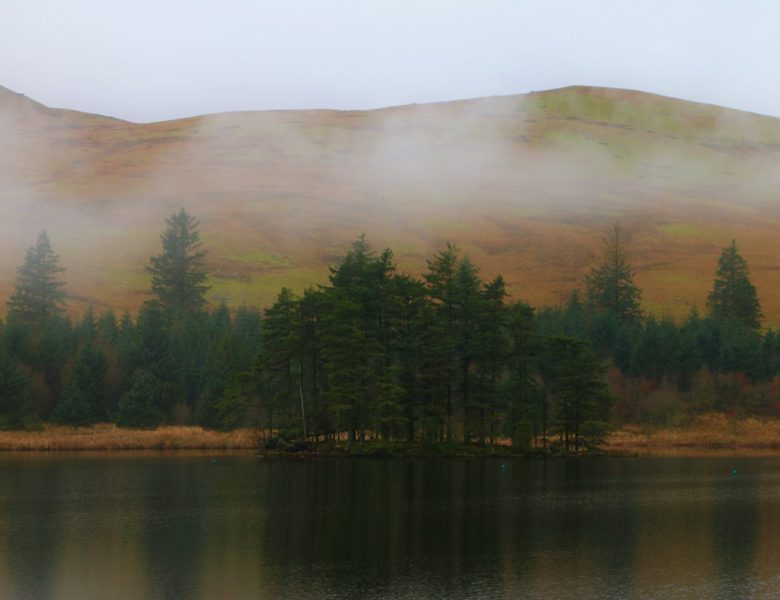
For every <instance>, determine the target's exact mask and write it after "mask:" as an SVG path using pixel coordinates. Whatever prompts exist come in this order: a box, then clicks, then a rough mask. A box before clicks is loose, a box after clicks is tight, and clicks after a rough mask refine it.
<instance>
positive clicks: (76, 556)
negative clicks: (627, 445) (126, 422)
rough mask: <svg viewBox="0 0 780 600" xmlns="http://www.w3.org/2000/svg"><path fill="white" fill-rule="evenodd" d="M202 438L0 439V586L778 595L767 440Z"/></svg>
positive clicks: (312, 593) (121, 592)
mask: <svg viewBox="0 0 780 600" xmlns="http://www.w3.org/2000/svg"><path fill="white" fill-rule="evenodd" d="M214 456H215V455H188V456H182V455H173V456H171V455H141V456H139V455H135V456H132V455H131V456H116V455H113V456H111V455H108V456H103V455H84V454H80V455H54V456H52V455H22V456H19V455H4V456H0V597H1V598H3V599H5V598H8V599H27V598H30V599H39V598H40V599H71V598H72V599H79V600H88V599H93V598H94V599H100V600H108V599H111V598H116V599H133V600H135V599H144V598H150V599H155V598H160V599H174V598H182V599H185V598H186V599H200V598H203V599H234V598H235V599H238V598H313V599H321V598H388V599H390V598H420V599H422V598H425V599H428V598H442V599H443V598H544V599H547V598H549V599H556V600H559V599H566V598H572V599H573V598H593V599H599V600H601V599H606V598H642V599H653V598H675V599H677V598H696V599H701V598H723V599H733V598H780V460H778V459H760V458H754V459H746V458H742V459H728V458H714V459H707V458H699V459H682V458H672V459H650V458H647V459H592V460H572V461H563V460H554V461H528V460H503V461H502V460H496V459H487V460H485V459H464V460H443V459H442V460H429V459H425V460H423V459H420V460H403V461H400V460H399V461H394V460H389V461H376V460H349V459H339V460H313V461H300V462H299V461H293V460H275V461H268V460H261V459H257V458H255V457H253V456H217V457H216V462H215V461H214ZM734 469H736V475H735V474H734V473H733V470H734Z"/></svg>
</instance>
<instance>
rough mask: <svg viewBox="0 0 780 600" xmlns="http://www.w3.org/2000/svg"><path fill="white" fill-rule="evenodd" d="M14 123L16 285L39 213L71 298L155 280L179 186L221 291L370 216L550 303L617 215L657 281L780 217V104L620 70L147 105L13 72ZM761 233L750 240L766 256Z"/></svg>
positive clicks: (395, 233)
mask: <svg viewBox="0 0 780 600" xmlns="http://www.w3.org/2000/svg"><path fill="white" fill-rule="evenodd" d="M0 132H1V133H2V136H3V139H4V141H5V144H4V146H3V149H2V150H0V152H2V154H0V174H1V177H0V182H1V185H2V188H0V201H2V204H3V207H4V208H5V209H6V211H5V214H6V219H4V220H3V222H2V223H0V234H1V235H0V238H1V239H2V242H0V244H1V247H0V252H1V253H2V259H1V260H0V276H1V277H0V280H2V287H0V295H2V300H4V299H5V298H7V297H8V295H9V294H10V291H11V287H12V281H13V274H14V269H15V267H16V266H17V265H19V264H21V262H22V260H23V257H24V250H25V248H26V247H28V246H29V245H31V244H32V243H33V242H34V240H35V236H36V235H37V232H38V231H40V230H42V229H46V230H47V231H48V232H49V234H50V237H51V239H52V243H53V245H54V248H55V250H56V251H57V252H58V253H59V254H60V255H61V261H62V264H63V265H64V266H65V267H66V269H67V272H66V274H65V279H66V281H67V292H68V294H69V296H70V298H71V304H72V310H73V311H76V312H78V311H81V310H83V309H84V308H85V307H86V306H87V305H96V306H114V307H116V308H120V309H121V308H129V309H131V310H132V309H135V308H137V307H138V305H139V304H140V303H141V302H143V301H144V300H145V299H146V298H147V297H148V275H147V274H146V272H145V270H144V266H145V265H146V264H148V259H149V257H150V256H152V255H155V254H157V253H158V252H159V250H160V245H159V234H160V232H161V231H162V229H163V228H164V219H165V218H166V217H167V216H169V215H170V214H171V213H172V212H173V211H175V210H177V209H178V208H180V207H184V208H186V209H187V210H188V211H189V212H191V213H192V214H193V215H195V216H196V217H197V218H198V219H199V220H200V222H201V235H202V238H203V241H204V246H205V248H206V249H207V250H208V252H209V255H208V260H209V267H210V270H211V275H212V277H211V282H212V285H213V288H212V291H211V294H210V300H211V301H212V302H220V301H227V302H228V303H230V304H233V305H237V304H256V305H261V306H264V305H267V304H269V303H270V302H271V301H272V300H273V297H274V295H275V294H276V293H277V292H278V290H279V288H280V287H281V286H282V285H287V286H290V287H293V288H294V289H296V290H298V291H301V290H302V289H303V288H304V287H306V286H310V285H315V284H317V283H323V282H324V281H326V278H327V266H328V265H329V264H334V263H335V262H336V261H338V260H339V258H340V256H341V254H342V253H343V252H344V250H345V248H346V247H347V246H348V244H349V243H350V242H351V241H352V240H354V239H355V238H356V237H357V236H358V235H360V234H361V233H366V234H367V235H368V237H369V240H370V241H371V242H372V243H373V245H374V246H375V247H376V248H377V249H382V248H384V247H390V248H391V249H393V250H394V251H395V256H396V260H397V262H398V265H399V267H400V268H402V269H404V270H407V271H410V272H412V273H421V272H422V271H423V270H424V269H425V265H426V262H425V261H426V259H427V258H428V257H429V256H430V255H431V254H432V253H434V252H435V251H437V250H439V249H441V248H442V247H443V246H444V244H446V243H447V242H454V243H456V244H458V245H459V246H460V247H461V249H462V251H463V252H464V253H468V254H469V256H470V257H471V258H472V260H473V261H474V262H476V263H477V264H478V265H480V266H481V267H482V269H483V274H484V275H485V276H486V277H488V276H494V275H497V274H503V275H504V276H505V277H506V279H507V281H508V284H509V291H510V292H511V293H512V294H513V296H514V297H517V298H523V299H525V300H528V301H532V302H537V303H557V302H561V301H562V300H563V299H564V298H565V297H566V296H567V295H568V293H570V291H571V290H572V289H574V288H576V287H578V286H579V285H580V284H581V281H582V277H583V275H584V273H586V272H587V270H588V268H589V267H590V266H591V265H592V263H593V261H594V260H596V258H597V252H598V240H599V239H600V235H601V233H600V232H601V229H603V227H605V226H607V225H608V224H609V223H611V222H614V221H615V220H620V221H621V222H623V223H624V224H625V225H627V226H629V227H630V228H632V229H633V230H634V233H635V235H634V239H635V246H636V247H635V251H636V252H635V255H636V257H637V261H638V269H639V274H640V278H641V277H643V276H646V277H647V278H648V279H647V280H648V281H651V282H652V281H654V278H655V279H657V277H658V276H659V274H660V273H662V272H663V271H664V269H669V268H671V269H672V271H674V270H675V269H676V268H678V267H679V264H676V263H679V257H678V258H676V259H675V258H672V256H671V255H670V250H669V249H670V248H675V247H676V246H675V244H678V245H679V244H681V243H683V245H685V244H688V245H690V244H691V243H693V246H692V248H689V249H688V251H689V252H690V253H692V254H694V255H702V253H703V254H704V255H712V256H713V257H714V256H716V255H717V252H718V251H719V247H720V246H719V244H720V243H721V241H722V240H724V239H726V237H728V235H730V234H728V233H723V235H721V234H720V233H719V230H718V225H717V223H718V222H722V223H725V222H731V223H732V225H730V227H731V228H732V229H733V227H737V228H739V227H743V228H745V229H750V228H756V227H758V228H759V229H760V230H761V231H764V230H767V227H769V222H768V221H767V215H771V219H776V218H777V215H776V213H775V212H773V211H774V209H772V208H771V207H772V206H773V205H772V200H773V193H774V192H773V187H774V185H775V184H776V182H777V175H776V172H775V170H774V169H773V168H772V166H773V165H774V164H776V162H775V161H776V159H777V155H778V148H780V123H778V121H777V120H775V119H772V118H769V117H761V116H758V115H751V114H747V113H739V112H738V111H730V110H727V109H720V108H717V107H709V106H705V105H697V104H694V103H686V102H681V101H677V100H674V99H669V98H664V97H661V96H653V95H648V94H640V93H636V92H626V91H621V90H607V89H600V88H566V89H563V90H557V91H551V92H545V93H535V94H528V95H520V96H504V97H491V98H484V99H478V100H473V101H453V102H447V103H438V104H418V105H408V106H401V107H396V108H388V109H382V110H374V111H327V110H321V111H265V112H240V113H225V114H220V115H208V116H202V117H193V118H188V119H180V120H175V121H166V122H159V123H151V124H133V123H128V122H125V121H121V120H116V119H111V118H106V117H96V116H93V115H87V114H84V113H77V112H73V111H65V110H53V109H48V108H46V107H44V106H42V105H39V104H36V103H34V102H33V101H32V100H30V99H28V98H24V97H20V96H18V95H16V94H13V93H11V92H3V93H2V94H1V95H0ZM767 211H770V212H767ZM702 219H703V220H705V221H706V222H707V227H709V228H710V229H712V230H713V232H714V233H712V235H711V236H710V237H709V239H707V240H699V241H700V242H701V243H698V244H697V242H696V240H673V239H672V240H670V239H667V238H666V237H664V236H663V235H660V233H659V232H662V228H663V227H664V226H666V225H667V224H669V223H674V222H689V221H691V220H693V221H696V220H702ZM767 231H768V230H767ZM708 235H709V234H708ZM767 235H768V234H767ZM719 236H720V237H719ZM760 237H761V236H759V238H760ZM756 239H757V238H756V237H755V236H752V239H749V240H746V251H747V253H748V255H751V256H754V257H755V258H757V259H758V261H759V262H761V263H762V264H763V265H764V266H765V267H766V268H769V267H770V266H771V265H770V264H769V262H768V260H767V259H765V258H763V256H765V254H762V252H765V250H761V249H758V248H755V249H754V248H753V247H751V242H754V241H755V240H756ZM674 252H677V250H675V251H674ZM674 252H673V253H672V254H674ZM665 257H668V258H665ZM759 268H763V267H761V266H759ZM697 285H698V283H697ZM696 289H698V288H695V286H693V287H691V289H690V291H689V293H688V294H687V295H686V294H683V295H679V294H678V296H677V297H673V298H666V297H663V296H661V297H660V298H659V299H663V300H664V301H667V300H668V301H669V302H671V306H672V307H675V306H676V307H677V309H678V310H682V309H683V308H684V307H686V306H690V305H691V304H693V303H696V302H699V303H701V302H702V298H701V297H700V295H701V293H700V292H697V291H696ZM778 300H780V298H778ZM673 310H674V309H673Z"/></svg>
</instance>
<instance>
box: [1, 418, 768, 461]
mask: <svg viewBox="0 0 780 600" xmlns="http://www.w3.org/2000/svg"><path fill="white" fill-rule="evenodd" d="M550 441H551V442H554V441H555V440H550ZM150 450H151V451H175V452H181V451H251V452H256V453H257V454H258V455H259V456H263V457H275V456H277V457H283V456H296V457H301V458H305V457H311V458H313V457H320V456H328V457H337V456H343V457H374V458H393V457H426V456H430V457H432V456H441V457H469V456H473V457H478V456H498V457H510V456H516V457H543V456H554V457H574V456H613V457H638V456H681V457H695V456H733V455H743V456H761V455H770V456H779V455H780V419H775V418H772V419H757V418H753V417H743V418H733V417H730V416H729V415H726V414H723V413H711V414H707V415H701V416H699V417H697V418H696V419H695V420H694V421H693V422H691V423H689V424H686V425H682V426H677V427H666V428H657V429H650V428H643V427H641V426H638V425H625V426H623V427H620V428H618V429H616V430H614V431H613V432H611V433H610V434H609V435H608V436H607V437H606V439H605V441H604V444H603V445H601V446H600V447H598V448H596V449H594V450H591V451H586V452H578V453H572V452H569V453H565V452H559V451H556V450H550V451H548V452H543V451H540V450H533V449H531V450H521V449H517V450H515V449H514V448H513V447H512V446H511V444H510V443H509V441H508V440H506V441H505V442H504V443H499V444H496V445H492V446H491V445H479V444H471V445H468V446H463V445H446V444H432V445H427V446H426V445H423V444H420V443H405V442H385V441H381V440H369V441H366V442H362V443H360V442H353V443H352V444H351V445H348V444H347V443H346V440H342V441H340V442H338V443H337V442H320V443H315V442H283V441H281V440H280V439H279V438H277V437H274V436H273V435H271V434H270V433H269V432H267V431H264V430H259V429H251V428H245V429H236V430H232V431H215V430H210V429H204V428H202V427H198V426H191V425H185V426H161V427H158V428H157V429H125V428H120V427H117V426H116V425H114V424H113V423H98V424H95V425H90V426H88V427H67V426H59V425H50V424H46V425H44V426H43V427H41V429H39V430H35V431H0V452H19V451H22V452H24V451H31V452H70V451H99V452H114V451H118V452H127V451H150Z"/></svg>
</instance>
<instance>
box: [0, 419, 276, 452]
mask: <svg viewBox="0 0 780 600" xmlns="http://www.w3.org/2000/svg"><path fill="white" fill-rule="evenodd" d="M260 437H261V432H260V431H258V430H256V429H238V430H235V431H213V430H207V429H203V428H201V427H192V426H164V427H159V428H158V429H148V430H147V429H123V428H120V427H117V426H116V425H113V424H110V423H100V424H97V425H92V426H90V427H60V426H55V425H45V426H44V427H43V428H42V429H40V430H37V431H0V450H247V449H256V448H259V447H260V444H261V442H260Z"/></svg>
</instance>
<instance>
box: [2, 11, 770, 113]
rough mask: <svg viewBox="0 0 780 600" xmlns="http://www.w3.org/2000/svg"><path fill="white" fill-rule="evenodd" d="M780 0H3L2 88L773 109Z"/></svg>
mask: <svg viewBox="0 0 780 600" xmlns="http://www.w3.org/2000/svg"><path fill="white" fill-rule="evenodd" d="M778 27H780V2H778V1H775V0H752V1H750V0H733V1H722V0H698V1H696V0H668V1H665V0H630V1H629V0H601V1H597V0H571V1H569V0H538V1H537V0H473V1H458V0H319V1H317V0H277V1H274V2H271V1H266V0H0V85H2V86H5V87H8V88H11V89H13V90H14V91H17V92H21V93H24V94H26V95H28V96H30V97H32V98H35V99H36V100H39V101H41V102H43V103H45V104H47V105H50V106H58V107H65V108H74V109H78V110H84V111H88V112H95V113H101V114H108V115H112V116H117V117H121V118H125V119H130V120H133V121H153V120H161V119H169V118H175V117H181V116H188V115H194V114H201V113H211V112H221V111H229V110H256V109H270V108H372V107H379V106H387V105H394V104H406V103H411V102H431V101H437V100H451V99H456V98H470V97H477V96H489V95H496V94H502V95H503V94H516V93H524V92H528V91H531V90H542V89H549V88H555V87H561V86H566V85H573V84H585V85H598V86H610V87H624V88H631V89H639V90H645V91H651V92H656V93H660V94H665V95H669V96H675V97H679V98H686V99H690V100H697V101H703V102H710V103H714V104H720V105H724V106H730V107H734V108H740V109H744V110H751V111H754V112H760V113H765V114H771V115H775V116H780V69H778V63H779V62H780V35H779V34H778Z"/></svg>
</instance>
